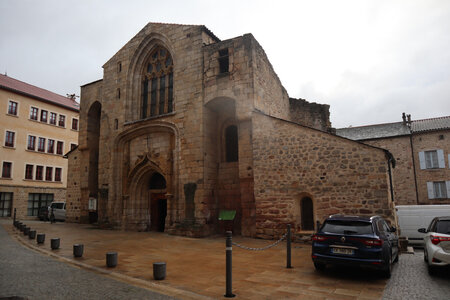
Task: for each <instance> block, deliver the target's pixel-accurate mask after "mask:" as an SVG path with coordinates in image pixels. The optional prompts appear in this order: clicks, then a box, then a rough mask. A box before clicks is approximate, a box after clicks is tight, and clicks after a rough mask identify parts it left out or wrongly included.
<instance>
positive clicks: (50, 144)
mask: <svg viewBox="0 0 450 300" xmlns="http://www.w3.org/2000/svg"><path fill="white" fill-rule="evenodd" d="M78 112H79V104H78V103H77V102H76V101H75V100H73V99H71V98H68V97H64V96H61V95H58V94H55V93H52V92H50V91H47V90H45V89H41V88H39V87H36V86H33V85H30V84H28V83H25V82H22V81H19V80H17V79H14V78H11V77H9V76H7V75H0V115H1V117H0V145H1V147H0V171H1V174H0V175H1V176H0V217H10V216H13V214H14V209H16V213H17V217H19V218H28V219H32V218H36V216H37V215H38V211H39V208H40V207H43V206H47V205H48V204H49V203H51V202H52V201H65V196H66V186H67V159H64V158H63V155H64V154H65V153H67V152H69V151H70V150H71V149H72V148H74V147H76V145H77V143H78V142H77V141H78V128H79V118H78Z"/></svg>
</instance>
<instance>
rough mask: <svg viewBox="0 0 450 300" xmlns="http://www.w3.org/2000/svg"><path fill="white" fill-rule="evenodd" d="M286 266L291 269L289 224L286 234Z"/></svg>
mask: <svg viewBox="0 0 450 300" xmlns="http://www.w3.org/2000/svg"><path fill="white" fill-rule="evenodd" d="M286 268H288V269H291V268H292V265H291V224H287V236H286Z"/></svg>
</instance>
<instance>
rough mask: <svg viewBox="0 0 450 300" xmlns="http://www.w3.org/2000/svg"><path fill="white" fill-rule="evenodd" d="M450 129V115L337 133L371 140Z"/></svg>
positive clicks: (349, 137) (337, 130)
mask: <svg viewBox="0 0 450 300" xmlns="http://www.w3.org/2000/svg"><path fill="white" fill-rule="evenodd" d="M445 129H450V116H445V117H439V118H430V119H422V120H413V121H411V123H410V124H409V123H403V122H395V123H386V124H376V125H368V126H360V127H348V128H339V129H336V135H339V136H342V137H345V138H348V139H351V140H370V139H380V138H388V137H398V136H404V135H409V134H414V133H421V132H427V131H436V130H445Z"/></svg>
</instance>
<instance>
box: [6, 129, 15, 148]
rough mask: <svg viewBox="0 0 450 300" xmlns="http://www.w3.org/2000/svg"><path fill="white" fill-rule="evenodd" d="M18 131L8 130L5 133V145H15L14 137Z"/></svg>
mask: <svg viewBox="0 0 450 300" xmlns="http://www.w3.org/2000/svg"><path fill="white" fill-rule="evenodd" d="M15 135H16V133H15V132H14V131H8V130H7V131H6V134H5V146H6V147H14V137H15Z"/></svg>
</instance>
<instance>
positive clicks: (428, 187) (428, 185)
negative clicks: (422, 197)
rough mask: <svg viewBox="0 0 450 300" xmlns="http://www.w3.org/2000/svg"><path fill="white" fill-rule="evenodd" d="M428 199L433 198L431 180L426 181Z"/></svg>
mask: <svg viewBox="0 0 450 300" xmlns="http://www.w3.org/2000/svg"><path fill="white" fill-rule="evenodd" d="M427 189H428V199H434V187H433V182H427Z"/></svg>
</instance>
